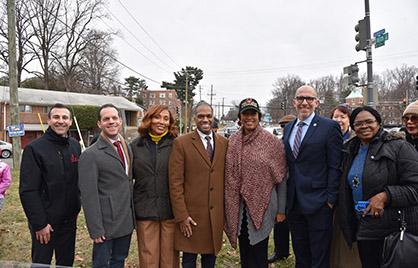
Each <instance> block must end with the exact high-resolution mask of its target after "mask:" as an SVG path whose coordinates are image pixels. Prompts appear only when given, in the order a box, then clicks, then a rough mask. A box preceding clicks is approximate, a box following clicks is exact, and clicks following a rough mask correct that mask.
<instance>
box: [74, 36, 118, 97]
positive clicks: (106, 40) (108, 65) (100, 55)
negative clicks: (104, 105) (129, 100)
mask: <svg viewBox="0 0 418 268" xmlns="http://www.w3.org/2000/svg"><path fill="white" fill-rule="evenodd" d="M89 35H90V36H89V37H88V39H89V40H90V42H89V43H88V44H87V46H86V48H85V49H84V50H83V51H82V53H81V56H82V61H81V62H80V67H81V72H82V77H81V83H82V86H83V88H84V89H83V91H84V92H88V93H94V94H110V93H112V94H119V93H120V92H119V91H120V90H121V87H120V86H118V84H119V85H120V83H119V82H117V81H118V77H119V68H118V65H117V64H116V60H115V59H116V56H117V53H116V50H114V49H112V47H111V43H112V34H111V33H107V32H103V31H97V30H92V31H91V32H90V33H89Z"/></svg>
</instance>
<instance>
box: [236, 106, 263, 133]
mask: <svg viewBox="0 0 418 268" xmlns="http://www.w3.org/2000/svg"><path fill="white" fill-rule="evenodd" d="M259 121H260V120H259V118H258V113H257V111H255V110H251V109H250V110H246V111H244V112H242V113H240V122H241V127H242V129H243V130H244V134H249V133H251V132H252V131H254V129H256V128H257V126H258V123H259Z"/></svg>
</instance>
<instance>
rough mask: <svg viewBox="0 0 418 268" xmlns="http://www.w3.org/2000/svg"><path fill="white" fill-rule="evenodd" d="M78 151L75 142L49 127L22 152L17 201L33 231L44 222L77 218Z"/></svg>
mask: <svg viewBox="0 0 418 268" xmlns="http://www.w3.org/2000/svg"><path fill="white" fill-rule="evenodd" d="M80 153H81V149H80V144H79V143H78V141H76V140H75V139H73V138H64V137H61V136H58V135H57V134H56V133H55V132H54V131H52V129H51V128H48V129H47V131H46V132H45V134H44V135H43V136H42V137H40V138H39V139H37V140H35V141H33V142H32V143H30V144H29V145H28V146H26V148H25V150H24V151H23V156H22V163H21V167H20V185H19V193H20V200H21V202H22V206H23V209H24V211H25V213H26V216H27V218H28V221H29V224H30V225H31V227H32V228H33V229H34V230H35V231H38V230H41V229H42V228H44V227H45V226H46V225H47V224H51V225H52V226H54V225H55V224H63V223H66V222H68V221H70V220H75V219H76V218H77V214H78V213H79V212H80V191H79V189H78V169H77V165H78V158H79V156H80Z"/></svg>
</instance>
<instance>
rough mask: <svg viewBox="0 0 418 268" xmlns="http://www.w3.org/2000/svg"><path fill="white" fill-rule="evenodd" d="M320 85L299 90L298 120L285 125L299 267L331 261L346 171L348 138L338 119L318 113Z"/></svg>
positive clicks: (290, 215) (292, 227)
mask: <svg viewBox="0 0 418 268" xmlns="http://www.w3.org/2000/svg"><path fill="white" fill-rule="evenodd" d="M318 105H319V100H318V98H317V93H316V91H315V89H314V88H312V87H311V86H308V85H304V86H302V87H300V88H298V89H297V90H296V94H295V98H294V99H293V106H294V107H295V109H296V111H297V120H294V121H293V122H292V123H289V124H287V125H286V127H285V133H284V137H283V142H284V145H285V150H286V158H287V163H288V166H289V179H288V184H287V185H288V187H287V189H288V191H287V202H288V203H287V219H288V221H289V228H290V232H291V235H292V246H293V252H294V253H295V257H296V267H297V268H300V267H323V268H327V267H329V266H330V263H329V261H330V259H329V257H330V245H331V238H332V219H333V208H334V205H335V203H336V201H337V193H338V185H339V183H340V176H341V170H340V168H341V157H342V144H343V139H342V135H341V129H340V126H339V125H338V123H337V122H335V121H332V120H331V119H329V118H325V117H322V116H319V115H317V114H316V113H315V109H316V107H318Z"/></svg>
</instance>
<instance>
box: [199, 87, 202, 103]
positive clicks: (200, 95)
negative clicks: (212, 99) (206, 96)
mask: <svg viewBox="0 0 418 268" xmlns="http://www.w3.org/2000/svg"><path fill="white" fill-rule="evenodd" d="M199 101H202V86H201V85H199Z"/></svg>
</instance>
